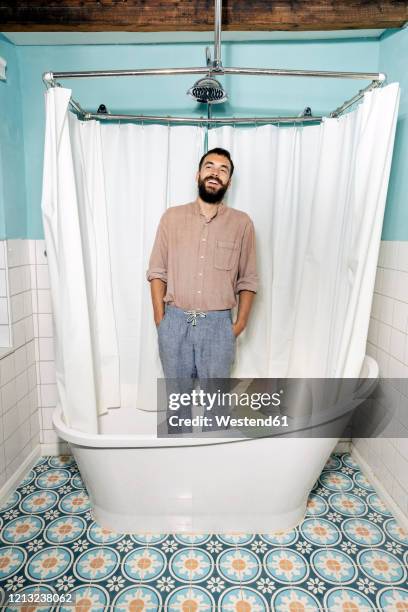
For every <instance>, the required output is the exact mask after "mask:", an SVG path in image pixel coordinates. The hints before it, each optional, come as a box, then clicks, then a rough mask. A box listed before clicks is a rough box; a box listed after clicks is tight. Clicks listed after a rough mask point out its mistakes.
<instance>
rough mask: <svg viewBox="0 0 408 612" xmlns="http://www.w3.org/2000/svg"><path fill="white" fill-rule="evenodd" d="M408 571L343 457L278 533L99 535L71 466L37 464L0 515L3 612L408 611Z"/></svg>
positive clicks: (398, 536) (392, 535) (383, 519)
mask: <svg viewBox="0 0 408 612" xmlns="http://www.w3.org/2000/svg"><path fill="white" fill-rule="evenodd" d="M407 570H408V533H407V532H405V531H404V530H403V529H402V527H401V526H399V525H398V524H397V522H396V521H395V519H394V518H393V517H392V515H391V513H390V512H389V510H388V509H387V508H386V506H385V505H384V502H383V501H382V500H381V499H380V497H379V496H378V495H377V493H376V492H375V490H374V489H373V487H372V486H371V485H370V483H369V482H368V481H367V480H366V478H365V477H364V475H363V474H362V473H361V471H360V470H359V468H358V465H356V463H355V462H354V461H353V459H352V458H351V457H350V455H349V454H348V453H345V454H342V455H332V456H331V458H330V459H329V461H328V462H327V464H326V466H325V468H324V470H323V472H322V474H321V476H320V478H319V479H318V481H317V482H316V484H315V487H314V488H313V491H312V493H311V495H310V498H309V502H308V510H307V516H306V517H305V520H304V521H303V523H302V524H301V525H300V526H299V527H298V528H296V529H292V530H290V531H286V532H282V533H274V534H256V535H253V534H252V535H249V534H230V535H217V534H205V535H182V534H166V533H162V534H149V535H143V534H140V535H139V534H138V535H126V534H120V533H113V532H110V531H107V530H105V529H102V528H101V527H100V526H99V525H98V524H97V523H95V521H94V520H93V517H92V510H91V506H90V503H89V500H88V496H87V492H86V489H85V487H84V485H83V482H82V480H81V477H80V474H79V472H78V468H77V466H76V464H75V462H74V460H73V458H72V457H43V458H41V459H40V460H39V462H38V463H37V465H36V466H35V467H34V468H33V469H32V470H31V471H30V473H29V474H27V476H26V478H25V479H24V480H23V482H22V483H21V484H20V486H19V487H18V488H17V490H16V491H15V492H14V493H13V494H12V495H11V496H10V497H9V499H8V500H7V502H6V503H5V504H3V506H2V507H0V608H1V609H2V610H5V611H6V612H11V611H12V610H16V611H19V612H22V611H23V610H25V612H28V611H29V612H35V611H36V612H46V611H47V612H48V611H51V610H60V611H61V612H73V611H75V612H94V611H95V612H96V611H101V612H102V611H105V610H112V611H113V610H114V611H115V612H122V611H123V612H124V611H129V612H158V611H160V610H162V611H163V612H164V611H165V610H166V611H168V612H201V611H209V612H212V611H213V610H214V611H218V612H224V611H225V612H227V611H228V612H264V611H273V612H275V611H276V612H316V611H325V612H326V611H330V612H372V611H374V610H375V611H379V610H382V611H384V612H408V582H407ZM30 599H31V601H30ZM33 599H34V602H33V601H32V600H33ZM12 600H14V602H12ZM22 604H25V605H22Z"/></svg>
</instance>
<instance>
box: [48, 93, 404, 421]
mask: <svg viewBox="0 0 408 612" xmlns="http://www.w3.org/2000/svg"><path fill="white" fill-rule="evenodd" d="M70 94H71V91H70V90H67V89H63V88H55V89H50V90H49V91H47V93H46V110H47V121H46V138H45V161H44V181H43V198H42V211H43V221H44V233H45V240H46V246H47V253H48V262H49V269H50V284H51V294H52V305H53V313H54V324H55V326H54V332H55V345H56V357H55V360H56V364H55V365H56V371H57V387H58V394H59V401H60V403H61V405H62V408H63V411H64V415H65V418H66V420H67V423H68V424H69V425H71V426H73V427H75V428H77V429H79V430H82V431H88V432H96V431H97V416H98V415H101V414H104V413H106V411H107V410H108V409H109V408H110V407H118V406H120V407H124V408H128V407H132V408H139V409H142V410H155V409H156V379H157V377H159V376H162V371H161V366H160V361H159V358H158V352H157V334H156V329H155V326H154V323H153V317H152V308H151V303H150V287H149V284H148V283H147V281H146V280H145V272H146V268H147V263H148V258H149V255H150V250H151V247H152V244H153V240H154V235H155V231H156V228H157V224H158V222H159V219H160V216H161V214H162V213H163V212H164V210H165V209H166V207H168V206H172V205H177V204H182V203H186V202H189V201H192V200H193V199H194V198H195V197H196V185H195V172H196V170H197V166H198V161H199V159H200V156H201V154H202V153H203V144H204V135H205V131H204V129H203V128H199V127H181V126H177V127H168V126H161V125H144V126H143V125H132V124H122V125H120V124H103V123H98V122H95V121H87V122H81V121H79V120H78V119H77V118H76V117H75V116H73V115H72V114H71V113H69V112H68V100H69V96H70ZM398 101H399V87H398V84H396V83H394V84H391V85H388V86H387V87H384V88H382V89H380V90H375V91H372V92H370V93H368V94H365V96H364V101H363V103H362V104H361V105H360V106H359V107H358V108H357V109H356V110H355V111H353V112H351V113H349V114H347V115H345V116H343V117H341V118H340V119H326V120H325V121H324V122H323V123H322V124H321V125H319V126H309V127H299V126H297V127H285V128H281V127H274V126H263V127H256V128H253V127H250V128H231V127H223V128H216V129H211V130H210V132H209V138H208V146H209V148H212V147H213V146H224V147H225V148H228V149H229V150H230V151H231V155H232V159H233V160H234V164H235V167H236V170H235V173H234V176H233V184H232V187H231V190H230V191H229V192H228V194H227V202H228V205H229V206H232V207H236V208H239V209H241V210H245V211H247V212H248V213H249V214H250V215H251V217H252V219H253V220H254V223H255V228H256V234H257V251H258V265H259V272H260V291H259V294H258V295H257V297H256V300H255V303H254V310H253V313H252V316H251V320H250V324H249V326H248V328H247V329H246V330H245V332H244V333H243V334H242V335H241V336H240V337H239V339H238V342H237V357H236V363H235V366H234V371H233V373H232V374H233V376H237V377H285V376H289V377H291V376H299V377H301V376H302V377H309V376H315V377H331V376H335V377H340V376H343V377H354V376H358V374H359V371H360V367H361V364H362V360H363V357H364V353H365V342H366V336H367V328H368V322H369V313H370V306H371V299H372V292H373V286H374V278H375V271H376V263H377V256H378V249H379V244H380V235H381V226H382V220H383V213H384V206H385V200H386V191H387V185H388V178H389V171H390V164H391V157H392V149H393V141H394V133H395V126H396V118H397V111H398Z"/></svg>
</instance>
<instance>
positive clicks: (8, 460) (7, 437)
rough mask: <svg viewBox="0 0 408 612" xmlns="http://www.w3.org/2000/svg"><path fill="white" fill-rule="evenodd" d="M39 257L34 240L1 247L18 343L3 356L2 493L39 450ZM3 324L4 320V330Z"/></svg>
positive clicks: (0, 287)
mask: <svg viewBox="0 0 408 612" xmlns="http://www.w3.org/2000/svg"><path fill="white" fill-rule="evenodd" d="M34 253H35V251H34V241H30V240H8V241H1V242H0V294H2V292H3V291H4V290H5V291H6V295H7V278H8V279H9V281H10V282H9V283H8V291H9V295H8V297H7V298H5V299H6V301H7V314H8V321H7V327H9V328H10V330H11V333H12V341H13V346H12V348H11V349H9V350H8V354H6V355H4V354H3V356H2V355H1V354H0V488H1V487H2V486H3V485H5V484H6V483H7V481H8V480H9V479H10V478H11V477H12V476H13V475H14V473H15V472H16V471H17V469H18V468H19V467H20V466H21V464H22V463H23V461H24V460H25V459H26V458H27V457H28V455H30V453H31V452H32V451H33V450H35V449H36V448H38V447H39V445H40V419H39V409H38V400H37V377H36V362H35V338H34V332H33V311H32V289H31V276H30V268H31V267H32V266H33V265H34V264H33V259H32V257H33V255H34ZM7 260H8V275H7V274H6V273H5V272H6V263H5V262H6V261H7ZM2 265H4V269H3V268H2V267H1V266H2ZM3 272H4V275H3ZM3 297H4V296H3V295H1V299H3ZM1 307H2V308H5V305H4V304H2V305H1ZM4 312H5V311H4V310H1V313H2V314H4ZM3 325H5V324H3V319H2V324H0V330H1V328H2V326H3ZM0 345H1V342H0ZM0 350H1V349H0Z"/></svg>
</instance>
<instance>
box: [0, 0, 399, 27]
mask: <svg viewBox="0 0 408 612" xmlns="http://www.w3.org/2000/svg"><path fill="white" fill-rule="evenodd" d="M222 13H223V15H222V30H224V31H237V30H241V31H247V30H250V31H275V30H286V31H302V30H303V31H306V30H309V31H310V30H349V29H350V30H354V29H372V28H374V29H382V28H399V27H401V26H403V25H404V23H406V22H407V21H408V1H407V0H374V1H370V0H276V1H272V2H268V1H267V0H251V1H248V0H224V2H223V11H222ZM0 26H1V28H0V29H1V30H3V31H10V32H11V31H20V32H29V31H48V32H50V31H72V30H75V31H93V32H110V31H118V30H121V31H128V32H160V31H161V32H171V31H208V30H212V29H213V28H214V2H213V0H173V1H171V0H167V1H166V0H66V1H61V0H51V1H49V2H46V3H45V2H43V1H41V0H31V1H28V0H25V1H23V2H16V1H15V0H13V1H10V2H6V1H4V0H0Z"/></svg>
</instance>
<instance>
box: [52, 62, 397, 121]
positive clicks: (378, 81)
mask: <svg viewBox="0 0 408 612" xmlns="http://www.w3.org/2000/svg"><path fill="white" fill-rule="evenodd" d="M210 71H211V74H215V75H219V74H221V75H223V74H246V75H268V76H301V77H326V78H344V79H347V78H350V79H372V82H371V83H369V85H367V86H366V87H364V88H363V89H360V90H359V92H358V93H357V94H356V95H355V96H353V97H352V98H350V99H349V100H346V101H345V102H343V104H342V105H341V106H339V107H338V108H336V109H335V110H334V111H332V112H331V113H330V114H329V115H328V117H330V118H333V117H339V116H340V115H341V113H343V112H344V111H345V110H346V109H347V108H349V107H350V106H352V105H353V104H354V103H355V102H357V101H358V100H360V99H361V98H362V97H363V96H364V94H365V93H366V92H368V91H371V90H372V89H375V88H376V87H381V85H382V84H383V83H384V81H385V80H386V78H387V77H386V75H385V74H384V73H382V72H380V73H370V72H331V71H316V70H281V69H267V68H226V67H223V68H222V70H217V69H211V70H210ZM208 72H209V69H208V67H207V68H147V69H138V70H108V71H106V70H105V71H104V70H101V71H82V72H45V73H44V74H43V82H44V84H45V85H46V87H47V88H49V87H61V84H60V83H58V82H57V80H56V79H60V78H64V79H70V78H94V77H112V76H114V77H116V76H146V75H148V76H155V75H177V74H208ZM69 103H70V105H71V107H72V108H73V110H74V111H75V112H76V113H77V114H78V116H79V117H80V118H81V119H85V120H87V119H100V120H103V121H115V120H117V121H120V120H132V121H140V122H144V121H147V122H149V121H152V122H154V121H156V122H163V123H169V124H170V123H192V124H198V125H201V124H203V125H204V124H205V125H208V124H222V125H228V124H248V123H255V124H257V123H313V122H321V121H322V120H323V116H312V115H301V116H299V115H298V116H289V117H279V116H278V117H276V116H275V117H217V118H212V117H210V110H211V105H210V104H209V105H208V106H209V107H210V109H209V113H208V117H206V118H204V117H174V116H170V115H168V116H159V115H128V114H118V113H99V112H97V113H93V112H90V111H87V110H85V109H83V108H82V107H81V105H80V104H79V102H77V101H75V100H74V99H73V98H72V97H71V99H70V102H69Z"/></svg>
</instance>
